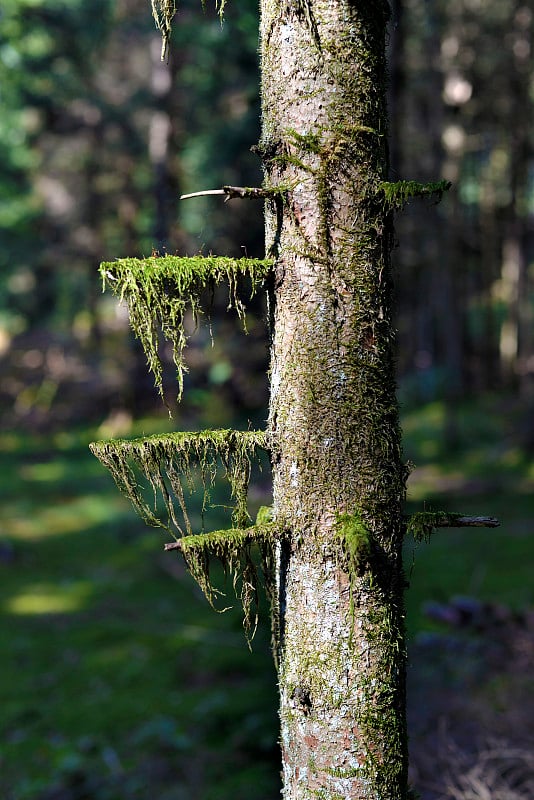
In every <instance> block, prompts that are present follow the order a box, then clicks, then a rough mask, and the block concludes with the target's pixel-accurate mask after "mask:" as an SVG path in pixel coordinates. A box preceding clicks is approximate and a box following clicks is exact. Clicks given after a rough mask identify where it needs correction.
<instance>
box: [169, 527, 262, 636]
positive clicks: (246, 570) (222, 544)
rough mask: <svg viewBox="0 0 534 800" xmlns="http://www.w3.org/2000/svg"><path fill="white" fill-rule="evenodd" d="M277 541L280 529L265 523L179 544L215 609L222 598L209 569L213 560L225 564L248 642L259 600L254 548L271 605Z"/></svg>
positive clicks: (188, 538) (253, 629)
mask: <svg viewBox="0 0 534 800" xmlns="http://www.w3.org/2000/svg"><path fill="white" fill-rule="evenodd" d="M276 537H277V526H276V525H275V524H274V523H266V524H262V525H253V526H250V527H248V528H231V529H229V530H224V531H214V532H212V533H206V534H201V535H198V536H186V537H184V538H183V539H181V540H180V550H181V552H182V554H183V556H184V559H185V561H186V564H187V567H188V569H189V571H190V572H191V575H192V576H193V578H195V580H196V581H197V583H198V585H199V586H200V588H201V589H202V591H203V593H204V595H205V596H206V598H207V600H208V602H209V603H210V605H211V606H212V607H215V600H216V597H217V595H221V594H222V592H220V591H219V590H218V589H216V588H215V587H214V586H213V584H212V580H211V576H210V565H211V563H212V561H213V559H214V558H216V559H217V560H218V561H219V562H220V563H221V564H222V566H223V568H224V571H225V574H231V575H232V581H233V588H234V592H235V594H236V597H238V598H239V599H240V601H241V604H242V606H243V626H244V628H245V631H246V632H247V638H249V639H250V638H252V636H253V635H254V632H255V630H256V624H257V620H258V600H259V595H258V585H259V578H258V573H257V568H256V564H255V561H254V557H253V550H254V547H255V546H257V547H258V549H259V554H260V564H261V568H262V572H263V583H264V586H265V588H266V591H267V596H268V598H269V599H270V600H271V602H272V600H273V597H274V574H275V562H274V555H273V544H274V541H275V539H276ZM222 610H223V611H224V610H226V609H222Z"/></svg>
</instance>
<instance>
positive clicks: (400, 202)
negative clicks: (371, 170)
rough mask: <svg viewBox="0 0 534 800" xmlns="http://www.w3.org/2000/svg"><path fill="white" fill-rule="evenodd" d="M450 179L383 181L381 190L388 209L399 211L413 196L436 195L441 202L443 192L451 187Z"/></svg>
mask: <svg viewBox="0 0 534 800" xmlns="http://www.w3.org/2000/svg"><path fill="white" fill-rule="evenodd" d="M451 186H452V184H451V183H450V181H436V182H434V183H419V182H418V181H397V182H396V183H390V182H389V181H383V182H382V183H381V184H380V185H379V187H378V188H379V192H380V194H382V196H383V198H384V206H385V208H386V209H387V210H391V211H398V210H400V209H402V208H404V206H405V205H406V203H407V202H408V200H411V199H412V198H413V197H435V198H436V201H437V202H438V203H439V201H440V200H441V198H442V197H443V194H444V193H445V192H447V191H448V190H449V189H450V188H451Z"/></svg>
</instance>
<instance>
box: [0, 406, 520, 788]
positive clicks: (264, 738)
mask: <svg viewBox="0 0 534 800" xmlns="http://www.w3.org/2000/svg"><path fill="white" fill-rule="evenodd" d="M512 410H513V409H511V407H510V406H509V405H506V404H503V402H502V401H499V400H494V399H491V398H489V399H481V400H480V401H479V402H478V403H477V404H474V403H467V404H465V405H463V406H461V407H460V408H459V409H458V429H459V430H458V433H459V437H458V440H457V449H456V451H455V452H452V451H450V450H449V449H448V447H447V444H446V424H445V421H446V415H445V405H444V404H443V403H433V404H431V405H428V406H425V407H424V408H417V409H415V410H413V411H406V412H405V413H404V415H403V427H404V431H405V451H406V455H407V457H409V458H411V459H412V460H413V461H415V462H416V464H417V469H416V470H415V471H414V473H413V474H412V476H411V478H410V480H409V482H408V497H409V508H408V510H409V511H416V510H421V509H422V508H424V507H425V506H426V508H427V509H428V508H430V509H432V508H434V509H437V510H439V509H445V510H446V509H448V508H450V509H452V510H455V511H461V512H463V513H466V514H469V513H472V514H476V513H485V514H493V515H495V516H497V517H499V518H500V519H501V520H502V522H503V524H502V526H501V527H500V528H497V529H495V530H484V529H467V530H462V529H460V530H440V531H438V532H436V533H435V534H434V536H432V539H431V542H430V544H428V545H426V544H420V545H417V546H416V547H415V564H414V567H413V569H411V566H410V565H411V557H412V550H413V549H414V546H413V545H411V544H410V543H407V545H406V568H407V574H408V577H409V579H410V583H411V586H410V589H409V590H408V591H407V594H406V603H407V610H408V615H407V623H408V630H409V634H410V639H413V638H414V636H416V635H417V634H418V633H424V632H427V631H431V630H435V629H436V623H433V622H431V621H429V620H428V619H427V618H426V617H425V615H424V613H423V603H424V601H428V600H436V601H447V600H448V599H449V598H450V597H451V595H455V594H471V595H474V596H477V597H480V598H481V599H488V600H493V601H497V602H505V603H510V604H512V605H513V606H514V607H524V606H525V605H527V604H530V605H533V604H534V594H533V590H532V568H533V563H534V538H533V537H532V527H533V523H532V520H533V519H534V501H533V497H534V492H533V491H532V483H533V482H534V472H533V470H532V460H531V459H530V458H529V457H528V456H527V455H526V454H525V453H524V451H522V450H521V449H520V448H519V447H518V446H517V445H515V444H514V440H513V438H512V436H511V432H512V430H511V429H512V425H511V422H512V420H513V419H514V418H517V414H512ZM166 424H168V422H167V421H166V419H165V418H163V419H159V420H157V421H156V422H153V423H150V421H147V420H145V421H143V422H140V423H139V424H138V428H137V432H138V433H141V432H144V433H146V434H149V433H151V432H152V431H154V430H162V429H163V428H164V426H165V425H166ZM503 425H504V427H503ZM134 433H135V431H134ZM94 438H96V434H95V432H94V431H70V432H68V433H64V434H60V435H58V436H56V437H50V438H35V437H33V438H30V437H29V436H28V435H27V434H23V433H16V432H12V433H7V432H5V433H3V434H2V435H1V437H0V469H1V471H2V475H3V480H2V485H1V487H0V506H1V518H2V533H1V536H0V553H1V561H0V573H1V578H2V589H1V607H0V642H1V643H2V646H3V649H2V652H3V653H4V657H3V658H2V661H1V662H0V705H1V707H2V721H1V723H0V726H1V733H0V735H1V743H0V752H1V758H2V761H1V765H0V766H1V769H0V795H1V796H2V798H5V799H6V800H37V798H38V797H39V796H41V797H42V795H43V793H44V792H45V791H51V789H52V787H56V791H57V792H59V790H62V791H63V796H64V797H66V798H68V800H73V798H74V796H75V792H76V791H79V790H80V787H81V786H84V785H85V786H86V787H88V791H89V792H90V796H91V798H92V800H110V799H111V800H116V798H121V800H123V798H127V799H128V800H146V786H147V785H150V786H151V787H152V789H153V792H154V794H157V796H158V797H159V798H161V800H186V798H189V797H191V796H197V797H202V798H203V799H204V800H215V798H217V800H249V798H250V796H251V792H253V793H254V797H255V798H256V800H268V799H270V798H272V797H275V796H276V795H277V794H278V791H279V777H278V771H279V753H278V748H277V745H276V741H277V735H278V733H277V731H278V721H277V715H276V709H277V702H278V701H277V696H276V675H275V672H274V667H273V665H272V656H271V653H270V646H269V635H270V634H269V623H268V618H267V613H266V608H265V606H264V609H265V613H264V614H263V620H264V621H262V623H261V624H260V625H259V627H258V632H257V634H256V638H255V639H254V643H253V650H252V653H250V651H249V650H248V648H247V647H246V644H245V641H244V636H243V630H242V613H241V610H240V609H239V608H235V609H234V610H233V611H230V612H228V613H227V614H222V615H220V614H214V613H213V611H212V610H211V608H210V607H209V605H208V604H207V602H206V601H205V599H204V598H203V597H202V595H201V593H200V590H198V589H197V587H196V584H195V582H194V581H193V580H192V578H191V577H190V576H189V574H188V573H187V571H186V570H185V569H184V568H183V566H182V562H181V557H180V556H179V555H178V554H175V553H164V552H163V550H162V546H163V542H164V541H165V536H164V535H163V533H162V532H159V531H158V530H154V529H146V527H145V526H144V524H143V523H142V522H141V521H140V520H139V519H138V518H137V516H136V515H135V514H134V512H133V510H132V509H131V508H130V505H129V503H128V502H127V501H126V500H124V498H122V497H121V496H120V495H119V493H118V492H117V490H116V487H115V486H114V484H113V481H112V480H111V478H110V477H109V475H107V474H106V473H105V471H104V470H102V468H101V466H100V465H99V463H98V461H97V460H96V459H95V458H94V457H93V456H92V455H91V454H90V453H89V451H88V449H87V444H88V442H89V441H91V440H92V439H94ZM496 486H498V487H499V490H498V491H497V490H496ZM269 502H270V501H269V498H268V497H263V498H261V499H260V498H259V497H258V498H257V500H256V504H259V503H262V504H263V505H266V504H268V503H269ZM256 510H257V508H256V507H252V506H251V513H252V515H253V516H254V515H255V513H256ZM196 514H197V515H198V516H197V519H200V507H199V508H198V509H197V512H196ZM223 524H224V520H223V518H222V517H220V519H219V522H217V520H214V521H213V527H217V525H223ZM214 577H217V575H216V574H214ZM220 578H221V580H222V581H223V583H222V585H223V586H224V576H223V575H222V573H220ZM227 593H228V598H227V600H228V602H225V601H224V598H223V599H222V600H223V602H224V604H225V605H228V604H232V585H231V580H230V581H229V582H228V585H227ZM418 657H422V656H421V654H420V653H419V654H418ZM419 669H421V670H423V671H424V669H425V664H424V663H419V664H415V663H412V664H411V665H410V672H411V673H413V672H414V670H419ZM441 688H443V687H442V686H441ZM436 690H437V689H436ZM416 700H417V698H416V697H415V698H412V700H411V702H416ZM488 713H489V712H488ZM229 765H231V766H229ZM76 781H77V782H78V783H77V784H76ZM76 786H77V787H78V788H76Z"/></svg>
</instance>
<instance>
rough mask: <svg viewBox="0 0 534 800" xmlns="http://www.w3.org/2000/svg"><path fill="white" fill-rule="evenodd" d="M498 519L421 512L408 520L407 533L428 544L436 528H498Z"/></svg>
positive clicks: (446, 512)
mask: <svg viewBox="0 0 534 800" xmlns="http://www.w3.org/2000/svg"><path fill="white" fill-rule="evenodd" d="M500 524H501V523H500V522H499V520H498V519H496V517H469V516H465V515H464V514H456V513H453V512H452V511H419V512H417V513H416V514H412V515H411V516H409V517H408V518H407V520H406V533H408V534H410V535H411V536H413V538H414V539H415V541H416V542H428V541H429V539H430V537H431V535H432V533H433V532H434V530H435V529H436V528H498V527H499V525H500Z"/></svg>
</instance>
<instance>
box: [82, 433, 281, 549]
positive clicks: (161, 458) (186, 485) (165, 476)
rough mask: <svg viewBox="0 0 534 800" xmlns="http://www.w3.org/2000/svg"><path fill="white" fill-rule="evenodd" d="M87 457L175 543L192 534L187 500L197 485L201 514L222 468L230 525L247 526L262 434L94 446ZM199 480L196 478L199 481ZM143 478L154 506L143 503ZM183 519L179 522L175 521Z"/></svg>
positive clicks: (170, 436)
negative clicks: (159, 505)
mask: <svg viewBox="0 0 534 800" xmlns="http://www.w3.org/2000/svg"><path fill="white" fill-rule="evenodd" d="M90 448H91V452H92V453H93V454H94V455H95V456H96V457H97V458H98V459H99V460H100V461H101V463H102V464H103V465H104V466H105V467H107V468H108V469H109V471H110V472H111V474H112V476H113V478H114V480H115V482H116V484H117V486H118V488H119V489H120V491H121V492H122V493H123V494H124V495H126V497H128V498H129V499H130V500H131V502H132V503H133V505H134V507H135V509H136V511H137V512H138V513H139V514H140V516H141V517H142V519H143V520H144V521H145V522H146V523H147V524H148V525H153V526H156V527H162V528H164V529H165V530H167V531H169V533H171V535H172V536H173V537H174V538H175V539H177V538H178V537H179V536H183V535H184V533H185V534H188V535H191V534H192V533H193V531H192V528H191V522H190V519H189V514H188V511H187V506H186V495H188V494H191V492H192V491H193V490H194V489H195V486H196V484H195V476H197V478H196V480H197V482H198V480H199V479H200V483H201V488H202V492H203V507H202V510H203V511H204V510H205V509H206V508H207V507H208V506H209V499H210V495H209V493H210V489H211V488H212V487H213V485H214V484H215V480H216V478H217V474H218V472H219V471H220V467H222V470H223V474H224V476H225V477H226V478H227V479H228V481H229V483H230V491H231V497H232V499H233V504H234V505H233V512H232V524H233V525H234V526H235V527H236V528H241V527H246V526H247V525H249V524H250V521H251V520H250V516H249V513H248V510H247V494H248V484H249V480H250V472H251V466H252V460H253V459H254V458H255V457H256V456H257V451H258V450H259V449H266V436H265V433H264V432H263V431H233V430H210V431H200V432H196V433H183V432H180V433H168V434H165V435H161V436H160V435H158V436H149V437H147V438H143V439H131V440H128V439H114V440H113V439H112V440H108V441H101V442H94V443H93V444H91V445H90ZM198 476H199V477H198ZM140 477H141V478H143V479H144V481H145V482H148V485H149V486H150V487H151V489H152V492H153V497H154V502H153V505H152V506H151V505H149V504H148V503H147V501H146V500H145V498H144V496H143V495H144V492H143V481H142V480H141V481H140V480H139V478H140ZM158 498H161V499H162V500H163V503H164V506H165V509H166V511H167V519H162V518H161V517H160V516H159V515H158V511H157V501H158ZM179 517H181V519H179Z"/></svg>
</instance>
